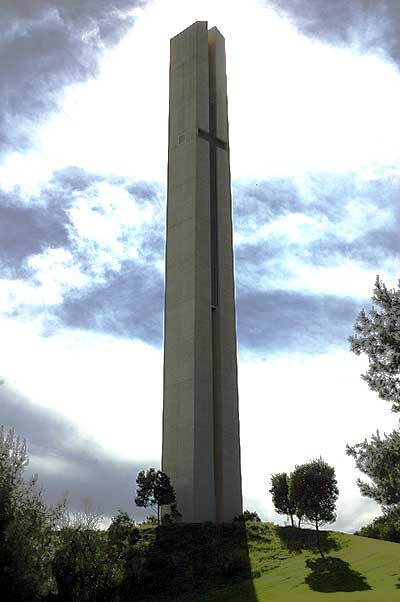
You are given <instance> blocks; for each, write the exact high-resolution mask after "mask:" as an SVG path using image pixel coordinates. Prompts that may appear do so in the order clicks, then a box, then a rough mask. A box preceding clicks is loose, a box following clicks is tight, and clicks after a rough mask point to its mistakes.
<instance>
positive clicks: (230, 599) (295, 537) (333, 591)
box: [184, 523, 400, 602]
mask: <svg viewBox="0 0 400 602" xmlns="http://www.w3.org/2000/svg"><path fill="white" fill-rule="evenodd" d="M246 535H247V549H248V562H249V569H250V574H252V576H253V578H252V579H247V580H243V581H238V582H235V583H233V584H230V585H222V584H221V586H220V587H219V588H218V589H214V590H213V589H212V588H211V589H208V592H207V593H205V594H202V595H197V596H193V595H192V596H189V597H185V598H184V600H185V601H187V602H292V601H293V602H313V601H315V602H318V601H323V600H325V601H326V602H328V601H329V602H347V601H349V602H394V601H395V600H396V602H399V600H400V545H399V544H396V543H391V542H386V541H380V540H375V539H368V538H365V537H359V536H355V535H347V534H343V533H338V532H329V531H325V532H323V534H322V539H323V549H324V552H325V557H326V558H325V559H323V558H321V556H320V555H319V554H318V553H317V552H316V551H315V549H314V541H315V533H314V532H313V531H310V530H303V529H302V530H299V529H293V528H291V527H276V526H274V525H271V524H257V523H256V524H247V525H246ZM237 553H238V550H235V549H234V546H232V547H231V549H230V550H229V551H228V555H232V554H233V555H235V554H237ZM242 553H245V552H244V550H243V549H242Z"/></svg>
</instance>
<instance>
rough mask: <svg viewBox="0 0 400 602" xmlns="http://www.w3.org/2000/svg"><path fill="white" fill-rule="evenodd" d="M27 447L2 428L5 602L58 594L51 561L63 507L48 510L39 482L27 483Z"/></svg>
mask: <svg viewBox="0 0 400 602" xmlns="http://www.w3.org/2000/svg"><path fill="white" fill-rule="evenodd" d="M27 464H28V456H27V452H26V443H25V441H22V440H21V439H20V438H19V437H16V436H15V433H14V431H13V430H12V429H10V430H9V431H7V432H6V431H5V429H4V427H1V429H0V592H1V599H2V602H11V601H12V602H25V601H26V602H28V601H29V602H36V601H39V600H42V599H43V598H44V597H45V596H46V595H47V594H49V593H51V592H52V591H54V588H55V581H54V577H53V573H52V559H53V556H54V552H55V548H56V543H57V542H56V535H55V529H56V525H57V521H58V520H59V516H60V514H61V511H62V504H60V505H59V506H57V507H56V508H47V506H46V505H45V503H44V502H43V499H42V493H41V490H40V488H39V487H38V483H37V477H36V476H35V477H34V478H32V479H31V480H30V481H28V482H25V480H24V478H23V471H24V468H25V466H26V465H27Z"/></svg>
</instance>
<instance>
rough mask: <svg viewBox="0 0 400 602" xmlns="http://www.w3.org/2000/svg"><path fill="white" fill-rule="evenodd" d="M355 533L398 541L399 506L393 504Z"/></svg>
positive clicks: (399, 534) (399, 528) (399, 530)
mask: <svg viewBox="0 0 400 602" xmlns="http://www.w3.org/2000/svg"><path fill="white" fill-rule="evenodd" d="M355 535H361V536H362V537H372V538H374V539H384V540H386V541H394V542H396V543H400V507H399V506H395V507H393V508H391V509H390V510H387V511H386V512H384V514H383V515H382V516H378V517H377V518H375V519H374V520H373V521H372V523H370V524H369V525H367V526H366V527H362V528H361V529H360V530H359V531H357V532H356V533H355Z"/></svg>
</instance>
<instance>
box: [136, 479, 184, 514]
mask: <svg viewBox="0 0 400 602" xmlns="http://www.w3.org/2000/svg"><path fill="white" fill-rule="evenodd" d="M136 484H137V489H136V498H135V504H136V505H137V506H141V507H143V508H148V507H150V508H151V509H152V510H154V511H155V508H157V510H156V513H157V524H158V525H159V524H160V508H161V506H166V505H170V504H174V503H175V501H176V499H175V491H174V488H173V487H172V485H171V481H170V479H169V476H168V475H166V474H165V473H164V472H162V471H161V470H156V469H155V468H149V469H148V470H141V471H140V472H139V473H138V475H137V478H136ZM175 509H176V506H175Z"/></svg>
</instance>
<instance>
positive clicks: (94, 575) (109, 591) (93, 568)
mask: <svg viewBox="0 0 400 602" xmlns="http://www.w3.org/2000/svg"><path fill="white" fill-rule="evenodd" d="M53 571H54V575H55V578H56V582H57V590H58V600H59V602H109V601H110V600H116V599H117V592H118V586H119V583H120V581H121V579H122V575H121V572H122V571H121V570H120V566H119V563H118V559H117V557H116V555H113V554H112V553H110V546H109V545H108V540H107V534H106V533H105V532H104V531H100V530H91V529H85V528H82V527H67V528H64V529H62V530H61V531H60V533H59V546H58V549H57V553H56V555H55V558H54V562H53Z"/></svg>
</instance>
